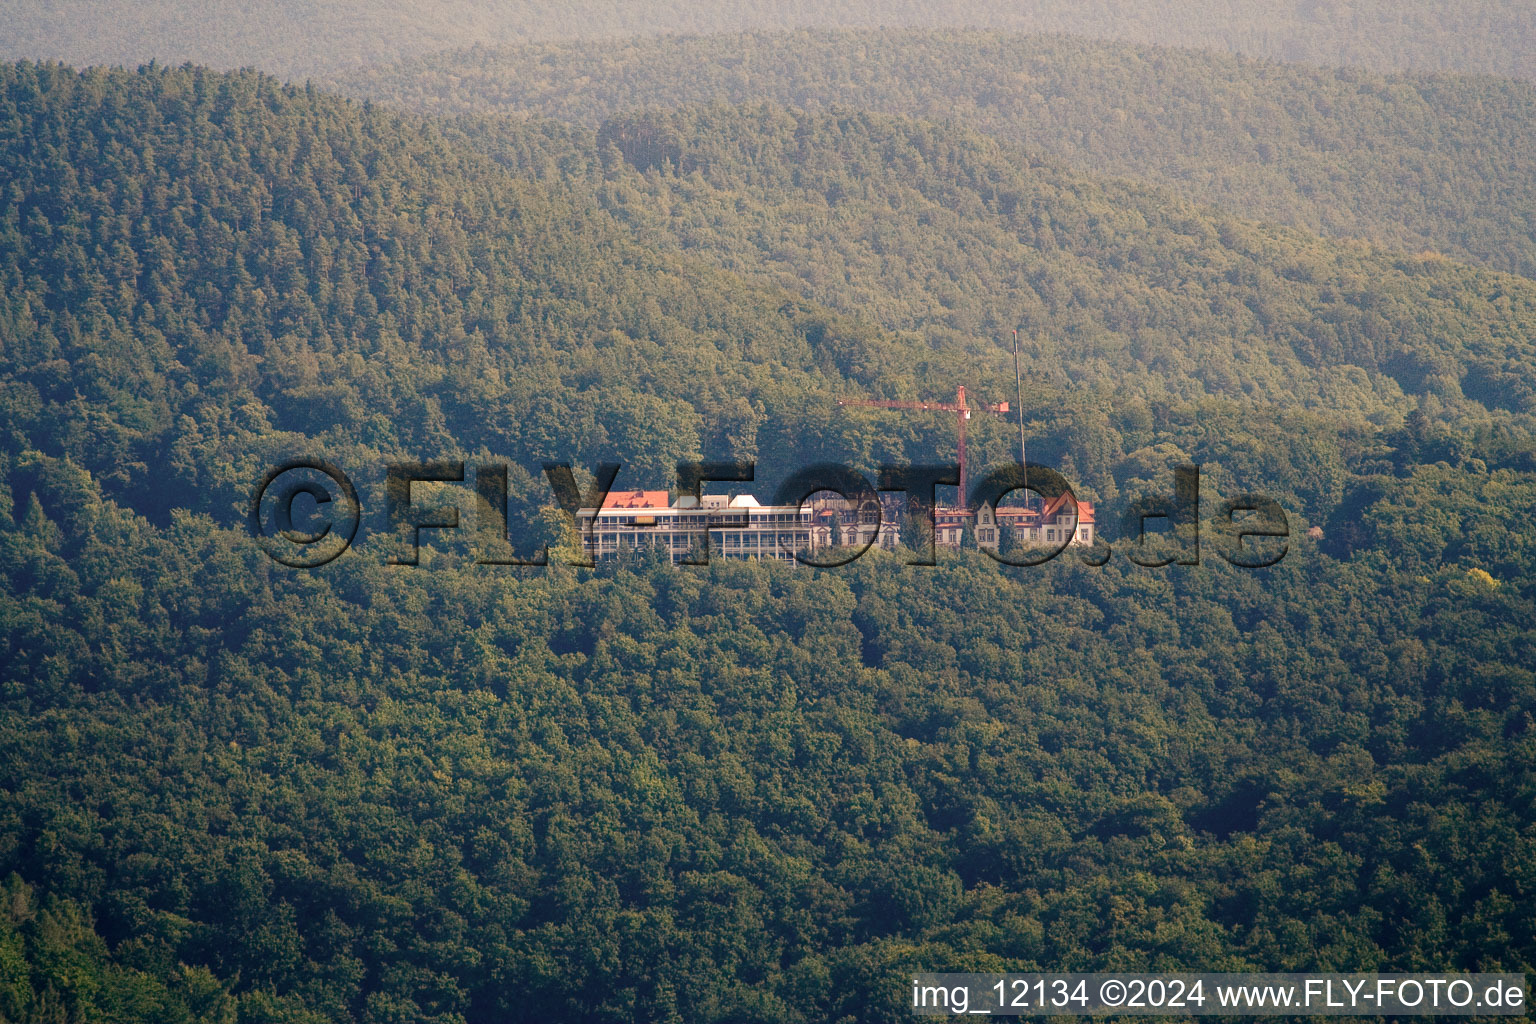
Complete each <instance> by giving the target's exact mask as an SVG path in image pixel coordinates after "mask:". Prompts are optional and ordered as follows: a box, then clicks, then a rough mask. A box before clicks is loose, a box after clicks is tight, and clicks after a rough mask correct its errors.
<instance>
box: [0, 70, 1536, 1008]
mask: <svg viewBox="0 0 1536 1024" xmlns="http://www.w3.org/2000/svg"><path fill="white" fill-rule="evenodd" d="M0 194H3V195H4V196H5V198H6V203H5V206H4V207H3V210H0V289H3V305H0V403H3V413H0V425H3V428H4V433H3V443H0V460H3V469H4V473H3V480H4V487H3V489H0V878H8V880H7V881H6V882H5V883H4V884H5V885H6V891H5V899H4V902H3V906H0V1019H6V1020H17V1021H23V1020H27V1021H30V1020H63V1021H98V1020H113V1021H122V1022H134V1021H143V1022H146V1024H149V1022H155V1024H161V1022H167V1021H171V1022H174V1021H219V1022H228V1021H237V1022H240V1024H246V1022H249V1024H256V1022H263V1024H265V1022H272V1021H292V1022H317V1024H318V1022H337V1024H341V1022H359V1024H361V1022H366V1024H385V1022H406V1021H411V1022H415V1021H432V1022H437V1024H467V1022H493V1021H494V1022H502V1021H545V1020H589V1021H612V1022H619V1021H668V1022H680V1021H689V1022H695V1021H706V1022H707V1021H719V1022H726V1021H732V1022H739V1021H765V1022H766V1021H772V1022H812V1021H898V1020H908V1019H909V1017H910V1014H909V1011H908V1010H907V1009H906V1008H905V1006H904V1005H903V1002H902V998H903V996H902V994H903V992H904V990H905V984H904V980H903V979H904V978H905V976H906V974H907V972H910V971H912V970H916V969H932V970H942V969H957V970H967V969H968V970H994V969H1032V968H1035V969H1050V970H1057V969H1094V968H1105V969H1121V968H1140V969H1156V970H1161V969H1171V968H1176V967H1188V968H1198V969H1205V970H1228V969H1230V970H1239V969H1245V968H1246V969H1258V970H1292V969H1294V970H1303V969H1319V970H1350V971H1355V970H1374V969H1382V970H1389V969H1396V970H1412V969H1426V970H1427V969H1446V968H1452V969H1463V970H1472V969H1479V970H1500V969H1503V970H1512V971H1530V970H1533V969H1536V934H1533V927H1532V922H1531V918H1530V915H1529V914H1528V913H1527V912H1526V903H1527V901H1528V897H1529V894H1530V893H1531V892H1533V891H1536V859H1533V856H1532V851H1533V850H1536V842H1533V840H1536V807H1533V801H1536V772H1533V768H1532V766H1533V765H1536V675H1533V673H1532V670H1531V667H1530V666H1532V665H1533V664H1536V629H1533V624H1536V586H1533V580H1532V576H1531V572H1530V566H1531V565H1532V560H1533V557H1536V526H1533V524H1532V522H1531V518H1530V510H1531V508H1532V507H1533V506H1536V464H1533V461H1532V444H1531V438H1532V436H1533V431H1532V429H1531V415H1532V413H1533V411H1536V408H1533V403H1536V363H1533V360H1536V352H1533V346H1532V338H1533V335H1536V330H1533V320H1536V284H1532V282H1530V281H1528V280H1525V279H1522V278H1519V277H1514V276H1510V275H1503V274H1499V273H1496V272H1494V271H1490V270H1483V269H1475V268H1471V267H1467V266H1465V265H1462V264H1458V263H1455V262H1452V261H1450V260H1446V259H1444V258H1434V257H1427V256H1415V257H1406V256H1401V255H1397V254H1392V253H1386V252H1381V251H1378V250H1375V249H1371V248H1369V247H1366V246H1362V245H1354V244H1351V245H1341V244H1338V243H1335V242H1329V241H1325V240H1322V239H1319V238H1316V237H1313V236H1308V235H1305V234H1302V233H1299V232H1294V231H1288V230H1282V229H1271V228H1266V227H1264V226H1262V225H1260V224H1258V223H1256V222H1254V221H1250V220H1244V219H1239V218H1237V217H1234V216H1231V215H1228V214H1223V213H1219V212H1213V211H1211V210H1209V209H1206V208H1202V207H1198V206H1194V205H1191V204H1189V203H1187V202H1185V201H1182V200H1179V199H1178V198H1176V197H1174V196H1172V195H1170V194H1168V193H1166V192H1163V191H1159V190H1157V189H1153V188H1147V187H1141V186H1131V185H1126V184H1123V183H1117V182H1114V181H1101V180H1097V179H1093V178H1090V177H1087V176H1085V175H1084V174H1083V173H1081V172H1078V171H1070V170H1066V169H1063V168H1061V167H1058V166H1055V165H1053V164H1051V163H1049V162H1041V161H1035V162H1030V163H1024V162H1021V161H1019V160H1018V159H1016V158H1015V157H1014V156H1013V154H1012V151H1011V150H1009V149H1007V148H1005V147H1003V146H1002V145H1001V144H999V143H998V142H996V141H995V140H990V139H987V138H985V137H982V136H978V135H973V134H969V133H967V132H966V131H963V130H955V129H951V128H941V127H939V126H936V125H933V124H931V123H923V122H918V121H913V120H906V119H900V118H893V117H887V116H878V115H868V114H860V113H855V112H846V111H845V112H840V113H809V114H808V113H798V112H792V111H786V110H783V109H779V108H775V107H751V108H747V109H736V108H729V107H715V108H709V109H703V110H690V111H683V112H652V113H650V114H643V115H634V116H626V117H622V118H614V119H610V120H608V121H606V122H605V123H604V124H602V125H601V126H599V127H597V128H595V129H584V128H576V127H571V126H568V125H563V124H560V123H557V122H551V121H539V120H535V121H527V122H522V121H509V120H505V119H503V120H499V121H495V120H483V119H463V120H459V121H456V122H453V123H443V122H435V121H431V120H428V119H426V118H424V117H421V116H417V115H410V114H401V113H396V112H392V111H389V110H385V109H381V108H380V107H377V106H365V105H363V104H360V103H354V102H348V101H345V100H341V99H338V98H334V97H331V96H328V95H326V94H324V93H322V92H320V91H318V90H313V89H299V88H289V87H284V86H281V85H279V84H278V83H276V82H275V81H274V80H272V79H270V78H264V77H262V76H259V75H256V74H253V73H237V74H220V73H215V72H210V71H205V70H196V69H182V70H168V69H166V68H163V67H153V68H147V69H142V70H140V71H138V72H105V71H91V72H85V73H79V72H75V71H73V70H70V69H67V68H63V67H60V66H57V65H44V66H40V65H35V64H19V65H6V66H4V67H3V68H0ZM1021 319H1022V322H1023V323H1024V326H1025V334H1026V337H1027V339H1028V342H1029V351H1028V353H1027V358H1028V374H1029V380H1030V381H1031V384H1030V392H1029V394H1028V395H1027V396H1026V404H1027V405H1028V406H1029V409H1028V416H1029V418H1030V421H1031V423H1032V424H1033V426H1032V428H1031V429H1032V431H1033V432H1034V436H1035V439H1036V441H1037V442H1038V443H1039V444H1040V445H1041V446H1042V448H1043V451H1042V456H1041V457H1042V458H1044V459H1046V460H1047V461H1051V462H1054V463H1056V464H1058V465H1060V466H1062V467H1063V469H1064V470H1068V471H1069V475H1070V476H1072V477H1073V478H1074V480H1081V482H1082V485H1083V487H1084V490H1085V493H1093V494H1096V495H1100V496H1103V497H1104V498H1105V499H1106V501H1105V506H1104V514H1105V521H1106V523H1107V524H1108V530H1109V533H1110V534H1111V539H1112V542H1113V543H1115V544H1117V545H1118V544H1120V543H1121V542H1122V538H1121V537H1119V535H1118V533H1117V532H1116V531H1115V530H1114V524H1113V522H1112V519H1113V516H1114V512H1115V510H1116V509H1117V508H1119V507H1120V506H1121V505H1122V504H1123V498H1124V497H1125V496H1135V495H1139V494H1145V493H1149V492H1152V491H1154V490H1159V489H1160V490H1163V491H1166V490H1168V489H1169V487H1170V479H1169V474H1168V470H1169V467H1170V466H1171V465H1172V464H1174V463H1177V462H1181V461H1184V460H1186V459H1190V458H1193V459H1194V460H1195V461H1199V462H1202V463H1204V464H1205V465H1206V467H1207V472H1208V474H1209V476H1208V483H1209V490H1208V491H1206V492H1205V495H1206V500H1207V501H1210V502H1214V501H1215V500H1216V499H1217V498H1218V497H1219V495H1220V494H1222V493H1230V492H1231V491H1232V490H1235V489H1239V488H1251V489H1256V490H1262V491H1265V492H1267V493H1271V494H1274V495H1276V496H1277V497H1278V498H1280V500H1281V501H1282V503H1283V504H1284V505H1285V507H1286V510H1287V511H1288V513H1289V515H1290V521H1291V524H1292V536H1291V538H1290V541H1289V544H1290V552H1289V554H1288V556H1287V558H1286V559H1285V560H1284V561H1282V562H1281V563H1280V564H1279V565H1278V566H1276V567H1275V568H1273V569H1268V570H1261V571H1251V570H1242V569H1238V568H1234V567H1232V566H1229V565H1227V564H1226V563H1225V562H1223V561H1222V560H1221V559H1219V558H1217V557H1215V555H1214V554H1207V555H1206V557H1205V558H1204V559H1203V560H1202V563H1201V564H1199V565H1192V566H1181V567H1169V568H1165V569H1155V570H1154V569H1144V568H1140V567H1137V566H1134V565H1132V564H1130V562H1129V561H1127V560H1126V558H1124V557H1123V555H1121V554H1118V553H1117V555H1116V557H1114V558H1113V559H1112V560H1111V561H1110V563H1109V564H1108V565H1106V566H1104V567H1102V568H1092V567H1089V566H1086V565H1083V564H1081V563H1080V562H1079V561H1078V560H1077V559H1075V558H1065V559H1062V560H1059V561H1058V562H1057V563H1053V564H1052V565H1050V566H1048V567H1044V568H1037V569H1034V570H1016V569H1015V570H1005V569H1003V568H1001V567H999V566H998V565H997V564H995V563H994V562H992V561H990V560H989V559H987V558H986V557H984V556H982V555H981V554H979V553H977V552H974V551H972V552H965V553H954V554H950V555H948V556H946V557H945V558H943V559H942V560H941V564H940V565H939V566H938V567H936V568H931V569H919V568H912V567H908V566H906V565H904V564H903V562H904V561H905V558H906V555H907V553H906V552H898V553H897V554H896V555H894V556H892V555H870V556H866V558H865V559H864V560H861V561H859V562H858V563H856V564H855V565H854V566H852V567H849V568H847V569H844V570H839V571H827V572H817V571H813V570H811V569H809V568H806V567H799V566H785V565H779V564H766V563H763V564H758V563H751V564H745V563H721V562H720V561H718V560H717V561H716V562H715V563H714V564H711V565H710V566H708V567H701V568H689V567H673V566H670V565H664V564H657V563H653V562H647V561H643V560H636V561H633V562H618V563H609V564H605V565H604V566H603V567H602V568H600V569H597V570H584V569H574V568H570V567H568V566H565V565H561V564H556V565H554V566H551V567H549V568H548V569H543V570H512V569H508V568H506V567H494V566H486V565H477V564H475V563H474V562H473V555H472V554H471V553H470V552H469V551H468V549H467V546H466V545H464V544H462V543H459V542H456V541H453V540H446V541H443V542H441V543H438V544H435V545H432V544H429V545H428V546H426V547H425V548H424V550H423V557H422V563H423V564H422V565H421V566H419V567H414V568H412V567H407V566H392V565H388V564H386V561H385V555H386V554H387V553H388V550H389V543H388V541H389V538H388V537H386V536H384V535H383V531H376V532H373V533H370V534H369V535H367V536H366V537H365V538H364V540H363V542H362V543H361V544H360V545H359V548H358V550H356V551H354V552H351V553H349V554H347V555H345V556H343V557H342V558H340V559H338V560H337V561H336V562H334V563H332V564H331V565H329V566H327V567H326V568H325V569H323V570H320V571H317V572H294V571H291V570H288V569H284V568H282V567H280V566H278V565H276V564H274V563H273V562H271V561H270V560H268V559H267V558H266V556H265V555H264V554H263V553H262V552H261V551H260V549H259V548H258V547H257V546H256V545H255V544H254V543H253V542H252V540H251V539H250V538H249V537H248V535H247V534H246V533H245V530H244V528H243V523H242V515H241V512H242V509H243V506H244V502H245V499H246V496H247V493H248V491H247V488H249V487H250V486H251V485H252V484H253V483H254V481H255V479H256V477H257V476H258V475H259V474H260V472H261V471H262V470H263V469H265V468H266V467H268V466H269V465H271V464H273V463H276V462H278V461H281V460H282V459H284V458H288V457H291V456H295V455H317V454H318V455H324V456H326V457H328V458H331V459H333V460H335V461H336V462H338V463H340V464H341V465H343V466H345V467H346V468H347V469H348V470H349V471H352V472H354V474H355V475H356V477H357V479H358V481H359V485H360V488H361V489H362V490H363V492H364V502H365V505H367V506H368V507H369V508H374V509H376V508H377V507H378V504H379V499H380V496H379V488H378V486H377V479H376V477H377V473H378V471H379V469H380V468H381V467H382V465H383V463H384V462H385V461H386V460H387V459H397V458H440V457H448V456H454V455H462V456H468V457H470V458H472V459H478V458H506V459H509V460H511V461H512V462H513V463H515V464H516V466H517V468H516V469H514V471H513V490H514V497H515V499H516V501H515V505H516V508H517V509H519V510H521V511H522V512H523V513H527V514H532V515H536V514H537V513H538V511H539V506H541V505H547V504H548V498H547V496H546V495H545V494H544V490H543V485H542V482H536V481H535V479H534V477H533V475H532V474H531V473H530V472H529V471H530V470H534V469H536V468H537V463H538V462H539V461H540V460H542V459H545V458H553V457H566V458H571V459H573V460H575V461H576V462H578V463H579V464H581V465H583V466H588V467H590V466H592V465H594V464H595V463H597V462H599V461H607V460H610V459H613V460H622V461H624V462H626V463H627V464H628V465H627V467H626V469H625V471H624V472H625V474H626V476H625V477H623V478H621V479H622V480H624V481H625V482H626V483H629V484H633V485H637V486H638V485H646V486H662V485H664V483H665V481H666V477H667V475H669V473H670V467H671V465H672V463H673V462H674V461H675V460H676V459H678V458H679V457H688V456H698V455H704V456H709V457H745V458H754V457H755V458H757V459H758V460H759V462H760V465H761V467H762V470H763V475H764V476H765V477H767V476H769V475H770V474H771V473H773V472H775V471H776V470H778V471H783V470H788V469H792V468H798V466H800V465H803V464H805V463H807V462H810V461H812V460H819V459H825V458H835V459H850V458H851V459H853V460H856V461H859V462H860V463H862V464H865V465H868V464H871V463H873V462H877V461H880V460H884V459H897V458H904V459H908V460H911V461H924V462H926V461H934V460H937V459H942V458H946V457H948V455H949V452H950V451H952V450H953V449H952V446H953V442H954V438H953V435H952V433H951V431H952V429H953V428H952V425H951V424H947V423H946V422H943V421H944V420H947V418H941V417H934V419H937V420H941V422H929V418H928V417H923V416H911V417H898V416H896V415H895V414H885V413H880V414H874V413H863V412H860V413H852V412H844V411H839V410H838V408H837V407H836V405H835V400H836V398H837V397H838V396H840V395H846V394H849V393H853V394H866V395H869V394H879V395H891V396H895V395H902V396H913V397H915V396H918V395H925V394H933V393H939V394H943V393H946V392H949V391H950V389H952V388H953V387H954V386H955V385H956V384H957V383H966V384H967V385H968V386H971V387H973V388H974V389H975V391H976V394H977V396H978V398H1006V397H1009V389H1010V387H1011V383H1012V375H1011V363H1010V362H1009V361H1008V353H1007V349H1006V347H1004V345H1005V341H1004V338H1003V337H1002V336H1001V335H1002V331H1003V330H1004V329H1006V328H1011V326H1012V325H1013V324H1015V323H1019V322H1020V320H1021ZM1010 431H1011V426H1010V424H1008V423H1005V422H1001V421H999V422H995V423H989V422H987V420H986V419H985V418H983V417H979V416H978V417H977V419H976V420H975V421H974V436H975V437H976V439H977V446H976V450H977V455H976V457H977V458H978V459H983V460H1000V459H1007V458H1009V457H1010V456H1011V453H1012V451H1013V448H1012V444H1013V443H1014V441H1015V440H1016V437H1011V434H1010ZM453 490H454V489H453V488H448V487H445V488H443V489H442V491H441V492H440V493H441V494H443V495H444V496H445V500H446V495H448V494H450V493H451V492H452V491H453ZM468 501H469V499H468V496H465V497H464V499H463V500H462V501H461V503H462V504H465V506H466V507H468ZM466 525H467V520H466ZM1312 525H1317V526H1319V527H1320V528H1321V530H1322V536H1321V537H1316V536H1309V535H1308V532H1307V529H1308V527H1310V526H1312ZM552 539H558V537H553V538H552ZM555 561H556V562H557V563H558V562H559V559H558V557H557V558H556V559H555Z"/></svg>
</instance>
